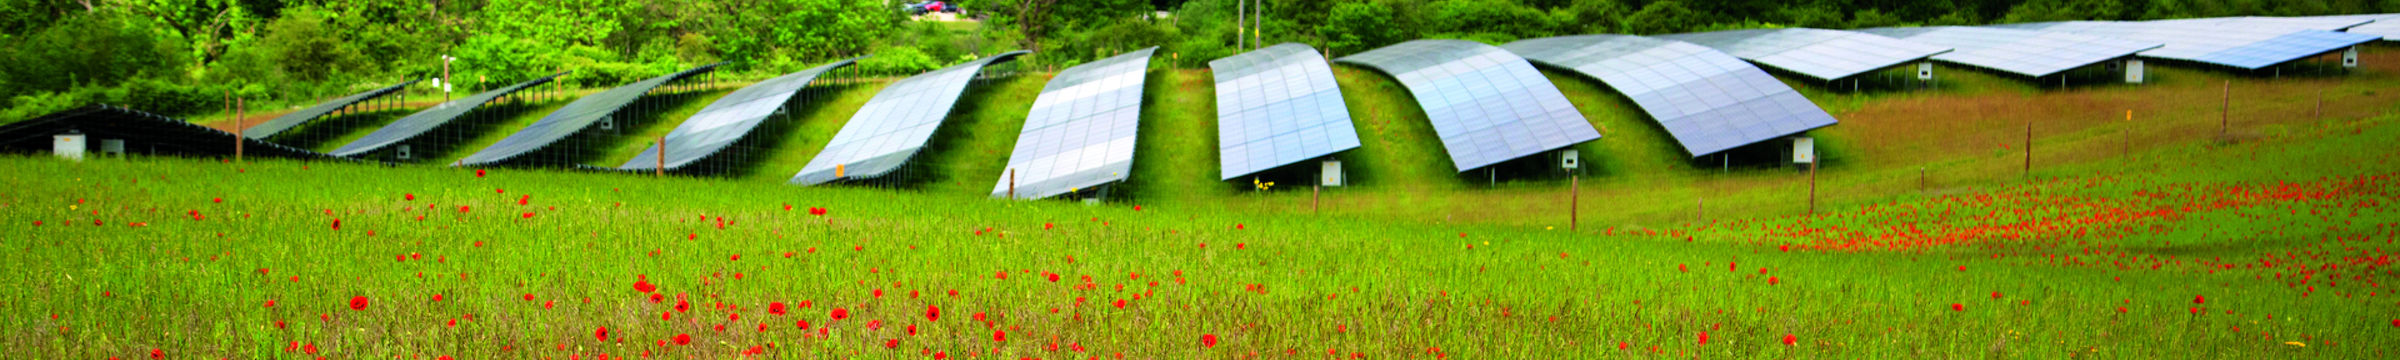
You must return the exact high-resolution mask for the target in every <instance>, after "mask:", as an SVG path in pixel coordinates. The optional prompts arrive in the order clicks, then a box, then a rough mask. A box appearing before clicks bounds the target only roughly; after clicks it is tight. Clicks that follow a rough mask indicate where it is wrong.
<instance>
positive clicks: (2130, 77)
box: [2125, 59, 2142, 84]
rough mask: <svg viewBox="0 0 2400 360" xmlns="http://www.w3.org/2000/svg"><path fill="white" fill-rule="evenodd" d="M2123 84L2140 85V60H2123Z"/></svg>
mask: <svg viewBox="0 0 2400 360" xmlns="http://www.w3.org/2000/svg"><path fill="white" fill-rule="evenodd" d="M2125 83H2127V84H2140V83H2142V59H2125Z"/></svg>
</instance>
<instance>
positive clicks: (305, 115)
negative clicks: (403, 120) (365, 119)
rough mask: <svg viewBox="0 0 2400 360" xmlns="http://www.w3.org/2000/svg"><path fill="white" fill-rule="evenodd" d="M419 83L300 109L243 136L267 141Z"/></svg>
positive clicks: (413, 82) (243, 131) (405, 82)
mask: <svg viewBox="0 0 2400 360" xmlns="http://www.w3.org/2000/svg"><path fill="white" fill-rule="evenodd" d="M417 81H418V80H409V81H403V82H400V84H398V85H392V86H387V87H384V88H381V89H375V90H367V91H366V92H362V93H357V94H351V95H350V96H344V97H341V98H339V99H333V100H332V101H326V102H325V103H322V104H317V106H310V107H308V108H306V109H300V111H294V112H292V113H290V114H283V116H277V117H275V119H273V120H267V122H263V123H259V124H258V125H251V126H250V128H247V129H242V136H243V137H248V138H252V139H265V138H267V137H269V136H275V134H280V133H283V131H284V130H291V129H292V128H293V127H297V126H300V124H301V123H306V122H308V121H309V120H315V119H316V118H318V117H322V116H325V114H331V113H333V112H334V111H340V110H342V108H346V107H350V105H353V104H357V103H358V102H360V101H367V99H374V98H378V97H383V96H384V95H390V94H392V93H397V92H400V89H406V88H408V85H409V84H415V83H417Z"/></svg>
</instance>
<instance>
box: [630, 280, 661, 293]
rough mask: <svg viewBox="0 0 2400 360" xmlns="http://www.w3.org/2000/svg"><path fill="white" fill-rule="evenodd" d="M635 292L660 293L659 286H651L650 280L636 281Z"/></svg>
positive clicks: (634, 284) (634, 282)
mask: <svg viewBox="0 0 2400 360" xmlns="http://www.w3.org/2000/svg"><path fill="white" fill-rule="evenodd" d="M633 291H640V292H642V293H645V294H647V293H650V292H652V291H658V285H651V284H650V281H649V280H634V281H633Z"/></svg>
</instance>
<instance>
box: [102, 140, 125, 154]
mask: <svg viewBox="0 0 2400 360" xmlns="http://www.w3.org/2000/svg"><path fill="white" fill-rule="evenodd" d="M100 153H101V154H107V155H116V156H125V139H100Z"/></svg>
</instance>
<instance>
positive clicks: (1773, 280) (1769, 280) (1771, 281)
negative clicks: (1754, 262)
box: [1767, 276, 1783, 285]
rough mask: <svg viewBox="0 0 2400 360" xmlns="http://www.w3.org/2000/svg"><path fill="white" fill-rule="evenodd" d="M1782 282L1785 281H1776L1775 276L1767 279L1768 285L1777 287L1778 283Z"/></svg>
mask: <svg viewBox="0 0 2400 360" xmlns="http://www.w3.org/2000/svg"><path fill="white" fill-rule="evenodd" d="M1781 282H1783V280H1781V279H1776V278H1775V277H1773V276H1768V277H1767V285H1775V284H1776V283H1781Z"/></svg>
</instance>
